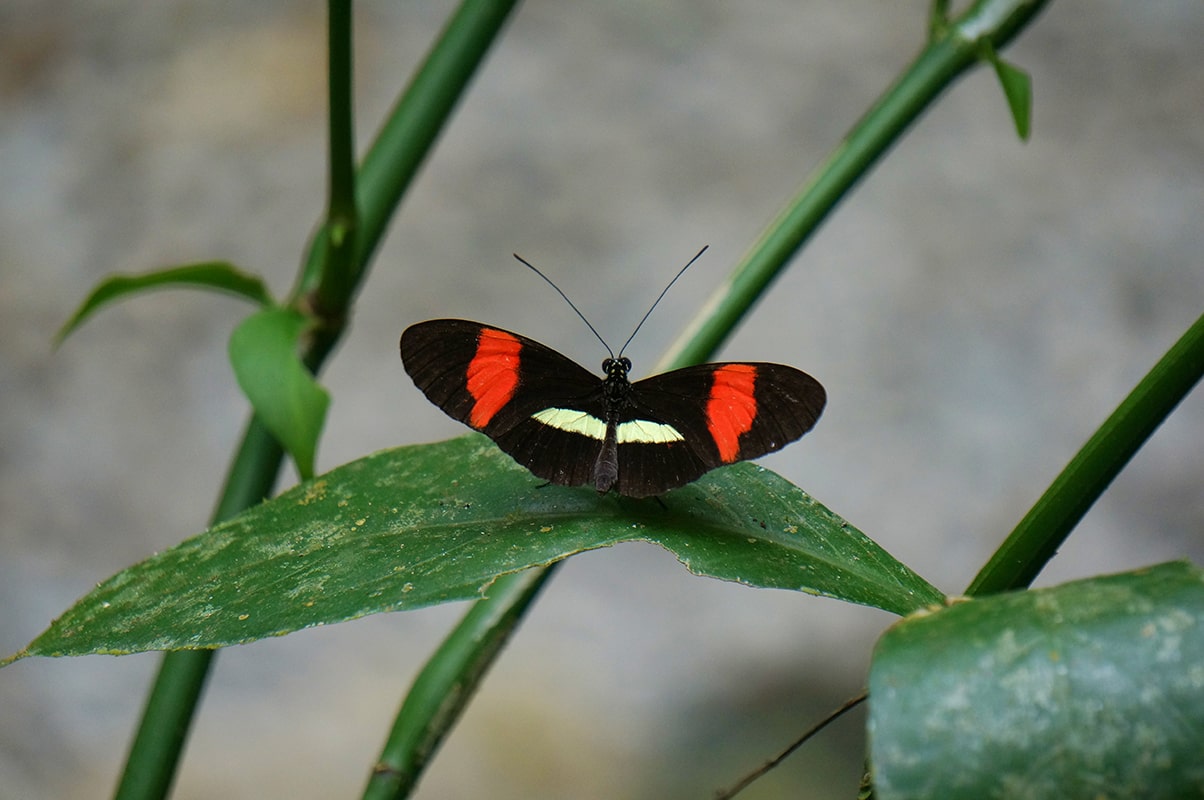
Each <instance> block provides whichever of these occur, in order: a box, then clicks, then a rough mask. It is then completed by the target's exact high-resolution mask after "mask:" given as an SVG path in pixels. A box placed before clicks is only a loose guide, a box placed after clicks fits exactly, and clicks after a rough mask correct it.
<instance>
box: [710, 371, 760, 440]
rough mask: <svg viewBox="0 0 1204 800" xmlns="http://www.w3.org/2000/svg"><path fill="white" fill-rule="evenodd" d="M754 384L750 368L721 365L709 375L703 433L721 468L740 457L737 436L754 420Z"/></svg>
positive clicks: (755, 407) (751, 424) (754, 373)
mask: <svg viewBox="0 0 1204 800" xmlns="http://www.w3.org/2000/svg"><path fill="white" fill-rule="evenodd" d="M756 383H757V368H756V367H754V366H753V365H751V364H725V365H723V366H722V367H719V368H718V369H716V370H715V372H714V373H713V375H712V381H711V394H710V397H708V398H707V411H706V414H707V430H708V431H710V434H711V438H712V439H714V440H715V447H716V448H717V449H718V450H719V458H720V459H721V460H722V461H723V463H725V464H730V463H731V462H733V461H736V460H737V459H738V458H739V457H740V435H741V434H744V433H747V432H748V431H749V430H750V429H751V428H752V426H753V420H755V419H756V418H757V398H756V395H755V394H754V389H755V388H756Z"/></svg>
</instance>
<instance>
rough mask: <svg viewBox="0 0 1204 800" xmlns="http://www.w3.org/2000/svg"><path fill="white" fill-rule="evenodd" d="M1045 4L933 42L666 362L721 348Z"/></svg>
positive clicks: (959, 28)
mask: <svg viewBox="0 0 1204 800" xmlns="http://www.w3.org/2000/svg"><path fill="white" fill-rule="evenodd" d="M1046 2H1047V0H1034V1H1032V2H1021V1H1020V0H1006V1H1004V0H982V1H980V2H978V3H975V4H974V5H973V6H971V7H970V8H969V9H967V10H966V12H965V13H964V14H962V15H961V16H960V17H959V18H958V19H957V20H955V21H953V22H952V23H950V26H949V27H946V28H945V29H944V31H943V34H942V35H941V36H939V37H937V38H934V39H932V40H931V41H930V42H929V43H928V45H927V46H926V47H925V48H924V49H923V50H922V51H921V52H920V54H919V56H917V57H916V59H915V60H914V61H913V62H912V63H911V65H910V66H908V67H907V69H906V70H905V71H904V72H903V74H902V75H901V76H900V77H899V79H898V80H897V81H896V82H895V83H894V85H893V86H891V87H890V88H888V89H887V91H886V92H885V93H884V94H883V95H882V97H881V98H879V99H878V101H877V102H876V103H875V104H874V105H873V106H871V108H870V109H869V111H868V112H867V113H866V114H865V116H863V117H862V118H861V120H860V121H859V122H858V123H857V124H856V125H854V126H853V129H852V130H851V131H850V132H849V134H848V135H847V136H846V137H845V140H844V141H843V142H842V143H841V144H840V145H838V146H837V147H836V149H835V150H834V151H833V152H832V154H831V155H830V156H829V157H828V158H827V160H826V161H824V162H823V163H822V164H820V166H819V168H818V169H816V170H815V171H814V172H813V173H812V174H811V177H810V178H809V179H808V180H807V181H806V182H805V183H804V184H803V187H802V189H801V190H800V191H799V193H798V194H797V195H795V197H794V198H793V199H792V200H791V201H790V202H789V203H787V204H786V206H785V208H784V209H783V210H782V212H781V213H780V214H778V216H777V217H776V218H775V219H774V220H773V221H772V222H771V223H770V224H769V227H768V228H767V229H766V231H765V232H764V233H763V234H761V238H760V239H758V240H757V241H756V242H755V243H754V244H753V246H752V248H751V249H750V250H749V251H748V253H747V254H746V255H745V256H744V258H743V259H742V260H741V262H740V263H739V264H738V265H737V266H736V268H735V270H734V271H733V272H732V274H731V276H730V277H729V278H728V280H727V282H726V283H724V284H723V285H722V286H720V287H719V289H718V290H717V291H716V293H715V296H714V297H712V298H711V300H710V301H709V303H708V304H707V307H708V308H710V309H711V312H710V313H709V314H707V315H706V316H700V317H697V318H696V319H695V320H694V322H693V323H692V324H691V325H690V326H689V327H687V328H686V329H685V331H683V332H682V334H681V336H680V337H678V339H677V341H676V342H675V343H674V344H673V346H672V347H670V348H669V352H668V354H667V355H666V357H665V359H664V361H663V362H662V363H663V364H665V365H668V366H674V367H676V366H684V365H686V364H696V363H698V362H700V361H703V360H705V359H706V358H708V357H709V355H710V354H711V353H714V352H715V351H716V350H718V348H719V347H720V346H722V344H723V342H724V341H725V340H726V339H727V337H728V336H730V335H731V333H732V331H733V330H734V329H735V327H736V324H737V323H738V322H739V320H740V318H741V317H742V316H743V315H744V314H746V313H747V312H748V311H749V309H750V308H752V306H753V304H754V303H755V302H756V300H757V298H759V297H760V296H761V294H762V293H763V292H764V291H765V290H766V289H768V288H769V286H770V284H772V282H773V281H774V279H775V278H776V277H777V276H778V275H779V274H781V272H782V270H783V269H784V268H785V266H786V263H787V262H788V261H789V260H790V259H791V258H792V257H793V256H794V254H795V253H796V252H797V251H798V250H799V249H800V248H801V247H802V246H803V244H804V243H805V242H806V241H807V239H809V238H810V237H811V235H812V234H813V233H814V232H815V231H816V230H817V229H818V228H819V226H820V224H821V223H822V222H823V220H824V219H826V218H827V216H828V214H830V213H831V212H832V210H833V209H835V208H836V206H837V204H839V202H840V201H841V199H842V198H843V197H844V196H845V194H846V193H848V192H849V190H851V189H852V188H853V187H854V186H855V185H856V184H857V183H858V181H860V180H861V179H862V178H863V177H865V175H867V174H868V173H869V171H870V168H871V167H872V166H873V165H874V164H875V162H877V160H878V159H879V158H881V157H882V155H883V154H885V153H886V151H887V150H889V149H890V147H891V145H893V144H894V143H895V142H896V141H898V139H899V138H900V137H901V136H902V134H903V132H904V131H906V130H907V128H908V126H910V125H911V124H912V123H913V122H914V121H915V120H916V119H917V118H918V117H919V116H920V114H921V113H923V111H924V110H925V109H926V108H928V106H930V105H931V104H932V103H933V101H935V100H936V98H937V97H939V96H940V94H941V93H942V92H943V91H945V89H946V88H948V87H949V86H950V85H951V84H952V83H953V82H954V80H955V79H956V78H957V77H958V76H960V75H961V74H962V73H963V72H965V71H966V70H967V69H968V68H970V67H972V66H974V65H975V63H976V62H977V61H978V60H979V56H980V54H981V49H980V43H981V42H983V41H986V42H990V43H991V44H992V45H993V46H994V47H995V48H996V49H999V48H1002V47H1003V45H1004V44H1006V43H1007V42H1008V41H1010V40H1011V38H1012V37H1014V36H1015V35H1016V33H1018V32H1019V30H1020V29H1021V27H1022V26H1023V25H1024V24H1025V23H1027V22H1028V21H1029V20H1031V19H1032V18H1033V17H1034V16H1035V15H1036V14H1037V12H1038V11H1040V10H1041V8H1042V7H1044V5H1045V3H1046Z"/></svg>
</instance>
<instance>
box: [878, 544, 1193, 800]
mask: <svg viewBox="0 0 1204 800" xmlns="http://www.w3.org/2000/svg"><path fill="white" fill-rule="evenodd" d="M869 726H870V748H871V749H870V757H871V762H872V764H873V776H874V792H875V796H876V797H879V798H881V800H901V799H903V798H931V797H940V798H945V799H946V800H960V798H975V799H976V800H977V799H978V798H983V797H1024V798H1028V799H1029V800H1044V798H1049V799H1050V800H1054V799H1055V798H1056V799H1057V800H1064V798H1067V797H1141V798H1178V797H1200V796H1204V759H1202V758H1201V757H1200V754H1201V742H1204V575H1202V573H1201V571H1200V570H1199V569H1197V568H1196V567H1193V566H1191V565H1189V564H1186V563H1182V562H1177V563H1171V564H1163V565H1160V566H1156V567H1151V568H1149V569H1143V570H1139V571H1136V572H1131V573H1125V574H1121V575H1111V576H1106V577H1101V578H1093V579H1090V580H1082V581H1075V582H1073V583H1067V584H1064V585H1062V586H1057V587H1054V588H1051V589H1038V590H1034V591H1025V592H1012V593H1008V594H1000V595H992V596H988V597H985V598H982V599H977V600H969V601H966V602H962V603H957V604H955V605H952V606H950V607H948V608H943V609H941V610H939V611H936V612H934V613H921V614H917V615H914V616H911V617H908V618H906V619H904V620H902V621H901V622H899V623H896V625H895V626H894V627H892V628H891V629H890V630H889V631H887V633H886V634H885V635H884V636H883V637H882V639H881V640H880V641H879V643H878V646H877V649H876V651H875V655H874V661H873V665H872V668H871V671H870V718H869Z"/></svg>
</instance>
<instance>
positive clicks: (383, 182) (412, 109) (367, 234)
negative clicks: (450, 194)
mask: <svg viewBox="0 0 1204 800" xmlns="http://www.w3.org/2000/svg"><path fill="white" fill-rule="evenodd" d="M517 5H518V0H464V2H462V3H461V4H460V6H459V7H458V8H457V9H456V11H455V13H454V14H453V15H452V17H451V19H450V20H448V23H447V25H446V26H445V27H444V29H443V31H442V32H441V33H440V35H439V41H438V42H437V43H436V45H435V47H434V48H432V49H431V52H430V54H429V55H428V56H427V58H426V60H425V61H424V62H423V64H422V66H421V67H420V68H419V70H418V72H417V73H416V74H415V75H414V78H413V80H411V82H410V85H409V86H408V87H406V90H405V93H404V94H403V95H402V97H401V99H400V100H399V101H398V105H397V107H396V109H395V110H394V111H393V112H392V113H391V114H390V115H389V118H388V120H387V121H386V122H385V125H384V127H382V128H381V130H380V133H379V134H377V138H376V142H375V143H374V144H373V146H372V149H371V150H370V151H369V152H368V154H367V156H366V157H365V158H364V161H363V164H362V165H361V166H360V171H359V176H358V177H359V184H358V187H357V191H358V197H359V211H360V237H359V240H358V242H357V246H358V252H359V257H358V258H357V261H358V263H360V264H366V263H367V262H368V259H369V258H370V257H371V255H372V253H373V252H374V251H375V250H376V247H377V245H379V244H380V240H381V238H382V237H383V235H384V232H385V230H386V228H387V226H388V224H389V220H390V219H392V217H393V212H394V210H395V209H396V205H397V202H398V201H400V199H401V196H402V195H403V194H404V192H405V189H406V187H407V186H409V184H410V181H411V180H413V178H414V175H415V174H416V173H417V172H418V168H419V167H420V166H421V165H422V162H423V160H424V159H425V158H426V154H427V153H428V152H429V151H430V149H431V147H432V145H433V144H434V142H435V139H437V138H438V136H439V133H440V131H442V130H443V126H444V125H445V124H446V123H447V120H448V119H449V118H450V117H451V113H452V111H453V110H454V109H455V105H456V103H457V101H458V100H459V99H460V97H461V96H462V95H463V94H464V92H465V90H466V89H467V88H468V83H469V81H470V80H471V79H472V76H473V75H474V74H475V73H476V70H477V68H478V67H479V66H480V64H481V62H482V61H483V60H484V58H485V55H486V53H487V52H488V51H489V48H490V46H491V45H492V44H493V43H494V41H496V40H497V37H498V36H499V35H500V34H501V30H502V27H503V25H504V24H505V22H506V20H507V19H508V18H509V16H510V13H511V12H512V11H513V10H514V8H515V6H517Z"/></svg>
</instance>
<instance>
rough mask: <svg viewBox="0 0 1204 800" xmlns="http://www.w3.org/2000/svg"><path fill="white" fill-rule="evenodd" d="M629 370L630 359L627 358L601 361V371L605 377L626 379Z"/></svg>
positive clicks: (620, 357)
mask: <svg viewBox="0 0 1204 800" xmlns="http://www.w3.org/2000/svg"><path fill="white" fill-rule="evenodd" d="M630 369H631V359H630V358H628V357H627V356H619V357H618V358H604V359H602V371H603V372H605V373H606V377H608V378H613V377H615V376H616V375H617V376H619V377H622V378H626V377H627V373H628V371H629V370H630Z"/></svg>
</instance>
